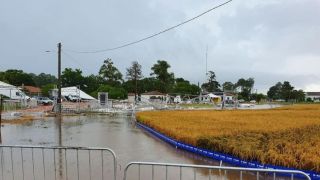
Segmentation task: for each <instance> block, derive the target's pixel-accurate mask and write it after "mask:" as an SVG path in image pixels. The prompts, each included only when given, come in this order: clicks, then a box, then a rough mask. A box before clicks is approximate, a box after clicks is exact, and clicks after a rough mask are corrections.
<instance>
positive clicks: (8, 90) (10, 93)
mask: <svg viewBox="0 0 320 180" xmlns="http://www.w3.org/2000/svg"><path fill="white" fill-rule="evenodd" d="M0 94H1V95H3V96H6V97H8V98H10V99H14V100H21V99H30V97H29V96H27V95H26V94H25V93H24V92H22V91H21V90H20V89H19V88H17V87H16V86H13V85H11V84H7V83H5V82H2V81H0Z"/></svg>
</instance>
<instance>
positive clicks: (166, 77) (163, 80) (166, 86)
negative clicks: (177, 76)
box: [150, 60, 174, 93]
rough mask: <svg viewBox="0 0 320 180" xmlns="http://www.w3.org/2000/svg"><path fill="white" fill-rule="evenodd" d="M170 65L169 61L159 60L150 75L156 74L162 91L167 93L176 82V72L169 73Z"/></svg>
mask: <svg viewBox="0 0 320 180" xmlns="http://www.w3.org/2000/svg"><path fill="white" fill-rule="evenodd" d="M169 68H170V65H169V64H168V62H167V61H164V60H158V61H157V63H156V64H154V65H153V66H152V68H151V70H152V71H153V72H152V73H151V74H150V75H151V76H152V75H155V77H156V79H157V80H159V81H160V89H159V91H160V92H163V93H167V92H169V91H170V89H171V88H172V86H173V84H174V74H173V73H169V72H168V69H169Z"/></svg>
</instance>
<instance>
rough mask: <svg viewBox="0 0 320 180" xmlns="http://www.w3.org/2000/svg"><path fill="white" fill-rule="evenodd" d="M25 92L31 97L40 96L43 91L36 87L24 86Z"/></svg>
mask: <svg viewBox="0 0 320 180" xmlns="http://www.w3.org/2000/svg"><path fill="white" fill-rule="evenodd" d="M23 89H24V91H25V92H26V93H27V94H28V95H30V96H40V94H41V89H40V88H38V87H34V86H23Z"/></svg>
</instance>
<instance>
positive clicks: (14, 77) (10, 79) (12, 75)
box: [1, 69, 35, 86]
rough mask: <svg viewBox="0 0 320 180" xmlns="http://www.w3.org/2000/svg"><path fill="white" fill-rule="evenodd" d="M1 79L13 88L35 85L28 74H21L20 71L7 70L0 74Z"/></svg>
mask: <svg viewBox="0 0 320 180" xmlns="http://www.w3.org/2000/svg"><path fill="white" fill-rule="evenodd" d="M1 76H2V77H1V79H2V80H3V81H5V82H7V83H9V84H12V85H14V86H21V85H22V84H24V85H29V86H34V85H35V83H34V81H33V79H32V76H31V75H30V74H27V73H25V72H23V71H22V70H17V69H9V70H7V71H5V72H4V73H1Z"/></svg>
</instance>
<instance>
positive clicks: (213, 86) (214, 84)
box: [201, 71, 221, 92]
mask: <svg viewBox="0 0 320 180" xmlns="http://www.w3.org/2000/svg"><path fill="white" fill-rule="evenodd" d="M201 87H202V88H203V89H205V90H206V91H207V92H217V91H221V90H220V84H219V82H218V81H217V80H216V75H215V73H214V72H213V71H209V73H208V82H207V83H203V84H202V86H201Z"/></svg>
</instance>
